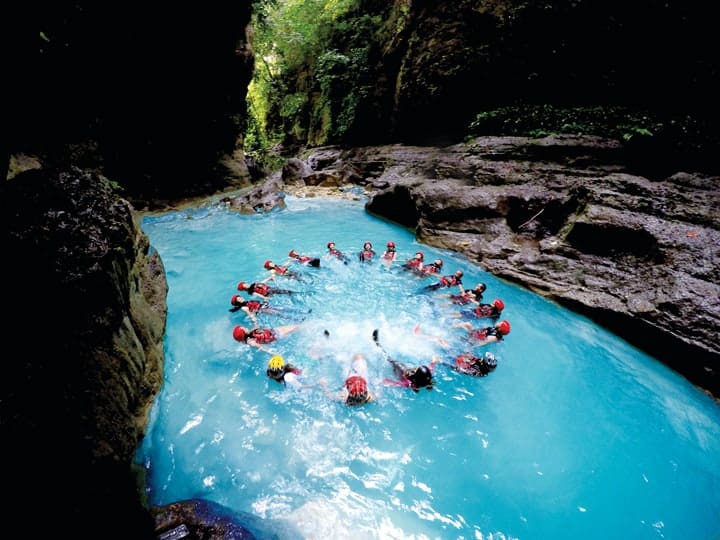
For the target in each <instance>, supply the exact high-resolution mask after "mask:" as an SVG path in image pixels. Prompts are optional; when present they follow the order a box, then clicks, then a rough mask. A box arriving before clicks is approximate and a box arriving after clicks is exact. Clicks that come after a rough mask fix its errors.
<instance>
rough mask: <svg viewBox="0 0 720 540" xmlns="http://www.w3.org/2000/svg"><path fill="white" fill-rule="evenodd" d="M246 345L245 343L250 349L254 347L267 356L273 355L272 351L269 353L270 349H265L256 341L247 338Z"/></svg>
mask: <svg viewBox="0 0 720 540" xmlns="http://www.w3.org/2000/svg"><path fill="white" fill-rule="evenodd" d="M246 343H247V344H248V345H250V346H251V347H255V348H256V349H258V350H261V351H263V352H266V353H268V354H275V353H274V352H273V351H271V350H270V349H267V348H265V347H264V346H263V344H262V343H258V342H257V341H255V340H254V339H252V338H249V339H248V340H247V341H246Z"/></svg>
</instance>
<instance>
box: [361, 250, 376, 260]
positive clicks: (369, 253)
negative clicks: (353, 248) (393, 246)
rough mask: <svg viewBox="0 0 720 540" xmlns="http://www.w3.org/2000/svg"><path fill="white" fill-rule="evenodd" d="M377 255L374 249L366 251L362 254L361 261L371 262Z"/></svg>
mask: <svg viewBox="0 0 720 540" xmlns="http://www.w3.org/2000/svg"><path fill="white" fill-rule="evenodd" d="M374 255H375V252H374V251H373V250H372V249H364V250H362V251H361V252H360V260H361V261H369V260H370V259H372V258H373V256H374Z"/></svg>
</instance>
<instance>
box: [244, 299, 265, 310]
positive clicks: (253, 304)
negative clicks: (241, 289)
mask: <svg viewBox="0 0 720 540" xmlns="http://www.w3.org/2000/svg"><path fill="white" fill-rule="evenodd" d="M265 305H267V304H265V302H259V301H258V300H248V301H246V302H245V307H247V308H248V309H249V310H250V311H254V312H256V313H257V312H258V311H260V310H261V309H262V308H263V306H265Z"/></svg>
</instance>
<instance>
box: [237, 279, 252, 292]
mask: <svg viewBox="0 0 720 540" xmlns="http://www.w3.org/2000/svg"><path fill="white" fill-rule="evenodd" d="M249 288H250V286H249V285H248V284H247V283H245V282H244V281H241V282H240V283H238V286H237V290H238V291H244V290H245V289H249Z"/></svg>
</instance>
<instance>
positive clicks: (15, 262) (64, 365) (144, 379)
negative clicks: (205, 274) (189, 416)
mask: <svg viewBox="0 0 720 540" xmlns="http://www.w3.org/2000/svg"><path fill="white" fill-rule="evenodd" d="M0 216H1V217H0V220H2V225H1V226H0V230H1V231H2V233H0V238H1V242H0V245H1V246H2V251H3V253H5V265H4V270H3V275H4V277H5V279H4V284H5V286H6V294H5V298H6V301H5V303H4V306H5V309H6V311H5V317H4V320H5V323H4V334H5V343H4V345H5V350H6V361H5V363H4V368H5V370H4V373H3V376H2V378H1V379H2V394H1V395H2V429H3V441H4V442H5V450H6V453H5V455H6V459H7V463H8V465H9V466H8V467H7V468H6V476H5V480H6V485H7V486H8V487H10V486H11V491H12V493H11V494H9V496H8V498H6V503H5V509H6V511H8V514H9V515H12V514H13V513H16V514H18V515H20V514H21V512H22V515H27V511H26V510H25V508H26V507H35V508H37V507H38V506H39V505H42V506H43V510H42V515H43V518H42V519H41V520H39V521H37V522H36V523H33V524H32V527H33V531H32V536H38V537H51V536H53V537H54V536H56V535H57V534H62V535H64V536H68V537H72V538H85V537H87V538H90V537H93V538H98V537H103V538H120V537H124V538H152V537H153V536H152V533H153V523H152V520H151V519H150V517H149V514H148V513H147V511H146V509H145V508H144V507H143V505H142V501H141V499H140V493H141V491H140V490H138V484H137V481H136V480H137V479H136V478H135V476H134V474H133V473H132V471H131V465H132V460H133V456H134V453H135V451H136V449H137V446H138V444H139V441H140V440H141V438H142V436H143V435H144V433H145V429H146V425H147V421H148V410H149V406H150V405H151V404H152V401H153V399H154V397H155V395H156V393H157V392H158V391H159V389H160V384H161V382H162V360H163V338H164V331H165V321H166V314H167V308H166V296H167V282H166V279H165V271H164V268H163V265H162V261H161V260H160V258H159V256H158V254H157V253H154V252H152V251H151V249H150V247H149V242H148V239H147V237H146V236H145V234H144V233H142V231H141V230H140V229H139V227H138V225H137V224H136V223H135V221H134V219H133V212H132V208H131V206H130V205H129V203H127V202H126V201H124V200H123V199H121V198H119V197H118V196H117V194H116V193H115V191H114V190H113V188H112V187H111V185H110V183H109V182H108V181H107V180H106V179H104V178H102V177H100V176H97V175H93V174H91V173H87V172H82V171H80V170H79V169H70V170H63V171H59V170H34V171H29V172H26V173H24V174H20V175H18V176H16V177H15V178H14V179H12V180H10V181H8V182H5V183H3V184H1V185H0ZM8 505H9V507H8ZM28 534H29V532H28Z"/></svg>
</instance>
